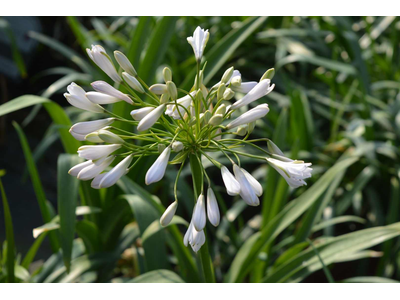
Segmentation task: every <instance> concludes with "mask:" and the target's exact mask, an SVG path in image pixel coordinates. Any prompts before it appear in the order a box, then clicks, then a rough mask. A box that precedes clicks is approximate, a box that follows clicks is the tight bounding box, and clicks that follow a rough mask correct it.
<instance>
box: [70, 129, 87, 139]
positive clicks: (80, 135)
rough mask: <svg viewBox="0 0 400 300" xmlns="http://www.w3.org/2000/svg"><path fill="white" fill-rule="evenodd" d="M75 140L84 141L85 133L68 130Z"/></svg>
mask: <svg viewBox="0 0 400 300" xmlns="http://www.w3.org/2000/svg"><path fill="white" fill-rule="evenodd" d="M69 133H70V134H71V135H72V136H73V137H74V138H75V139H76V140H78V141H86V135H85V134H79V133H76V132H73V131H70V132H69Z"/></svg>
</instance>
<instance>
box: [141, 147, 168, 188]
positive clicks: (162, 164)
mask: <svg viewBox="0 0 400 300" xmlns="http://www.w3.org/2000/svg"><path fill="white" fill-rule="evenodd" d="M170 154H171V148H170V147H167V148H165V150H164V151H163V152H162V153H161V154H160V156H159V157H158V158H157V159H156V161H155V162H154V163H153V165H152V166H151V167H150V169H149V170H148V171H147V173H146V178H145V181H146V184H147V185H149V184H152V183H154V182H157V181H160V180H161V179H162V178H163V177H164V174H165V170H166V169H167V165H168V160H169V156H170Z"/></svg>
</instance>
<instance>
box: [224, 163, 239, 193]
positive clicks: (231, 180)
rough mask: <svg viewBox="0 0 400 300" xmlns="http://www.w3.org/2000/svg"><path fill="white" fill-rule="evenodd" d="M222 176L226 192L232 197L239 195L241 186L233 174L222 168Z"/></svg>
mask: <svg viewBox="0 0 400 300" xmlns="http://www.w3.org/2000/svg"><path fill="white" fill-rule="evenodd" d="M221 175H222V180H223V181H224V184H225V187H226V192H227V193H228V195H230V196H235V195H239V193H240V184H239V182H238V181H237V180H236V179H235V177H234V176H233V174H232V173H231V172H229V170H228V168H227V167H225V166H222V168H221Z"/></svg>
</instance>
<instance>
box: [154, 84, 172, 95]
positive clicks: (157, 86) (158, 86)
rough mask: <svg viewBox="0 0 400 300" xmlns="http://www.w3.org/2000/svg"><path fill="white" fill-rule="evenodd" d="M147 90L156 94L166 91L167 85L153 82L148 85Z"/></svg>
mask: <svg viewBox="0 0 400 300" xmlns="http://www.w3.org/2000/svg"><path fill="white" fill-rule="evenodd" d="M149 90H150V91H151V92H153V93H154V94H156V95H161V94H165V93H168V89H167V85H166V84H162V83H156V84H153V85H152V86H151V87H149Z"/></svg>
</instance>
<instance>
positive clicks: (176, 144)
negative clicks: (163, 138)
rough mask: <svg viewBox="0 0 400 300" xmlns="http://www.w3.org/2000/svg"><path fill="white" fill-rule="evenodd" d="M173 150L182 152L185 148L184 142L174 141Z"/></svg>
mask: <svg viewBox="0 0 400 300" xmlns="http://www.w3.org/2000/svg"><path fill="white" fill-rule="evenodd" d="M172 150H173V151H175V152H180V151H182V150H183V144H182V142H179V141H176V142H173V143H172Z"/></svg>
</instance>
